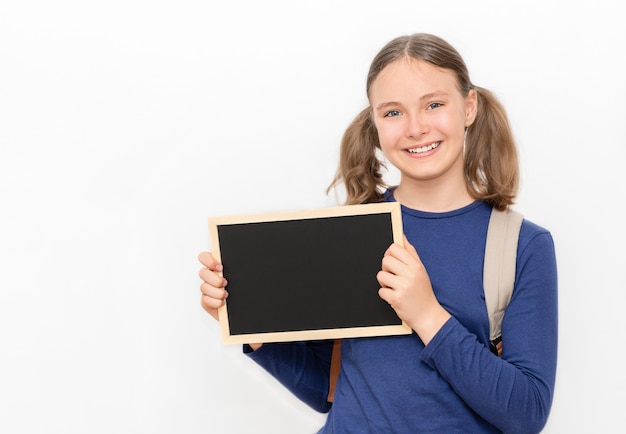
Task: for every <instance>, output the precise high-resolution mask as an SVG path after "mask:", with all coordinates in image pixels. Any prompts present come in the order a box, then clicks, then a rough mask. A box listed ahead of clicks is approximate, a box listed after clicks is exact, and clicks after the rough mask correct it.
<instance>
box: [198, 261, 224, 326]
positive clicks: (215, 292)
mask: <svg viewBox="0 0 626 434" xmlns="http://www.w3.org/2000/svg"><path fill="white" fill-rule="evenodd" d="M198 260H199V261H200V263H201V264H202V265H204V267H203V268H201V269H200V273H199V274H200V278H201V279H202V281H203V282H202V284H201V285H200V292H201V293H202V297H201V301H200V304H201V305H202V307H203V308H204V310H206V311H207V312H208V313H209V314H210V315H211V316H212V317H213V318H215V319H219V318H218V312H217V311H218V309H219V308H220V307H222V306H223V305H224V301H225V300H226V298H227V297H228V292H227V291H226V285H227V284H228V282H227V281H226V279H224V278H223V277H222V276H221V275H220V274H219V273H220V272H221V271H222V270H223V269H224V267H223V266H222V264H221V263H220V262H218V261H217V260H216V259H215V258H214V257H213V255H211V254H210V253H209V252H202V253H200V254H199V255H198Z"/></svg>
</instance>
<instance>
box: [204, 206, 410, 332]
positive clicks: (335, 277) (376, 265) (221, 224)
mask: <svg viewBox="0 0 626 434" xmlns="http://www.w3.org/2000/svg"><path fill="white" fill-rule="evenodd" d="M209 234H210V238H211V249H212V254H213V256H215V257H216V258H217V259H218V260H220V261H221V262H222V263H223V265H224V270H223V274H224V276H225V277H226V279H227V280H228V286H227V290H228V292H229V297H228V299H227V301H226V303H225V304H224V306H222V307H221V308H220V310H219V318H220V329H221V335H222V341H223V342H224V343H233V344H234V343H262V342H284V341H298V340H311V339H334V338H347V337H364V336H383V335H399V334H410V333H411V329H410V328H409V327H408V326H407V325H406V324H405V323H404V322H403V321H401V320H400V319H399V318H398V317H397V315H396V313H395V311H393V309H392V308H391V307H390V306H389V305H388V304H387V303H386V302H385V301H383V300H382V299H380V297H379V296H378V289H379V287H380V284H379V283H378V281H377V279H376V274H377V273H378V271H379V270H380V264H381V260H382V257H383V254H384V252H385V250H386V249H387V248H388V247H389V245H390V244H391V243H392V242H396V243H399V244H402V243H403V231H402V217H401V212H400V204H398V203H397V202H383V203H376V204H367V205H349V206H341V207H333V208H322V209H314V210H307V211H294V212H280V213H266V214H250V215H239V216H230V217H215V218H209Z"/></svg>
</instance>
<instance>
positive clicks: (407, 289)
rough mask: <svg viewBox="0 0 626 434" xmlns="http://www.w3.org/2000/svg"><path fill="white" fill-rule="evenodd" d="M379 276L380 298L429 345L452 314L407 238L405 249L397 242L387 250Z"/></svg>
mask: <svg viewBox="0 0 626 434" xmlns="http://www.w3.org/2000/svg"><path fill="white" fill-rule="evenodd" d="M376 277H377V279H378V282H379V283H380V286H381V288H380V290H379V291H378V295H379V296H380V298H382V299H383V300H385V301H386V302H387V303H389V304H390V305H391V307H392V308H393V309H394V310H395V311H396V314H397V315H398V317H399V318H400V319H401V320H403V321H404V322H405V323H407V324H408V325H409V327H411V328H412V329H413V330H415V332H416V333H417V334H418V336H419V337H420V338H421V339H422V342H423V343H424V345H428V343H429V342H430V340H431V339H432V338H433V336H435V334H436V333H437V332H438V331H439V329H440V328H441V327H442V326H443V324H444V323H445V322H446V321H447V320H448V319H449V318H450V314H449V313H448V312H447V311H446V310H445V309H444V308H443V307H442V306H441V305H440V304H439V301H437V298H436V297H435V293H434V292H433V287H432V285H431V283H430V278H429V277H428V272H427V271H426V268H425V267H424V264H423V263H422V261H421V259H420V257H419V255H418V254H417V251H416V250H415V247H413V246H412V245H411V244H410V243H409V241H408V240H407V239H406V237H404V246H401V245H400V244H397V243H394V244H392V245H391V246H390V247H389V248H388V249H387V251H386V252H385V255H384V257H383V261H382V270H381V271H379V272H378V275H377V276H376Z"/></svg>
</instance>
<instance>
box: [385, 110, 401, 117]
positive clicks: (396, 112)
mask: <svg viewBox="0 0 626 434" xmlns="http://www.w3.org/2000/svg"><path fill="white" fill-rule="evenodd" d="M394 116H400V111H399V110H389V111H388V112H387V113H385V117H386V118H390V117H394Z"/></svg>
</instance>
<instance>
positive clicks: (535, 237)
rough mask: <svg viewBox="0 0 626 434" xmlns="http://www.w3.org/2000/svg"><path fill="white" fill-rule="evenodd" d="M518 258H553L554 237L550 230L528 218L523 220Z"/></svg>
mask: <svg viewBox="0 0 626 434" xmlns="http://www.w3.org/2000/svg"><path fill="white" fill-rule="evenodd" d="M517 253H518V259H520V258H530V257H535V258H541V259H543V260H550V259H553V258H554V256H555V247H554V239H553V238H552V234H551V233H550V231H549V230H548V229H546V228H544V227H542V226H540V225H538V224H537V223H534V222H533V221H531V220H528V219H527V218H524V220H523V221H522V227H521V229H520V234H519V241H518V246H517Z"/></svg>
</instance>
